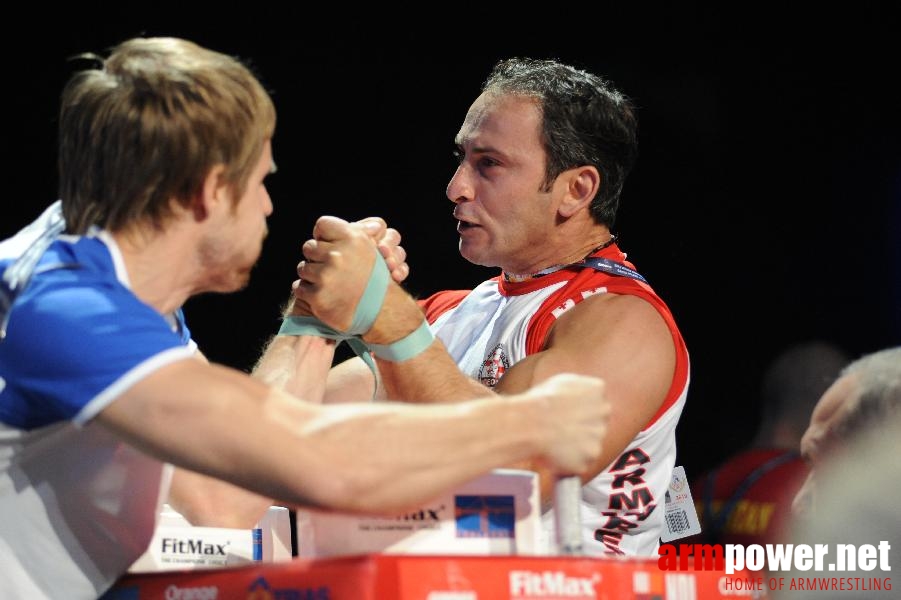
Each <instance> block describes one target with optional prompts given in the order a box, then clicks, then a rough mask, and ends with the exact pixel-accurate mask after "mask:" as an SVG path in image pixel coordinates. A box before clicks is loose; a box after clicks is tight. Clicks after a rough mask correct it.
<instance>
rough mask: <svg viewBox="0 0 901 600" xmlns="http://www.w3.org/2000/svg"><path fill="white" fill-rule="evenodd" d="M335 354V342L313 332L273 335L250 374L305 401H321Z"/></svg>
mask: <svg viewBox="0 0 901 600" xmlns="http://www.w3.org/2000/svg"><path fill="white" fill-rule="evenodd" d="M334 355H335V342H334V341H332V340H327V339H325V338H320V337H314V336H292V335H279V336H275V337H273V338H272V339H271V340H270V342H269V344H268V346H267V347H266V350H265V351H264V352H263V355H262V356H261V357H260V360H259V361H257V364H256V366H255V367H254V369H253V376H254V377H255V378H257V379H259V380H260V381H262V382H263V383H265V384H266V385H269V386H272V387H274V388H276V389H281V390H284V391H286V392H288V393H289V394H291V395H292V396H297V397H298V398H303V399H304V400H307V401H309V402H321V401H322V397H323V395H324V394H325V388H326V378H327V377H328V371H329V369H330V368H331V365H332V360H333V358H334Z"/></svg>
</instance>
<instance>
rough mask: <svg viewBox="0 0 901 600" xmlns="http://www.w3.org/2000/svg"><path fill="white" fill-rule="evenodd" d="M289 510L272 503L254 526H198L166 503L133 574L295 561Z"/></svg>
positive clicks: (133, 567)
mask: <svg viewBox="0 0 901 600" xmlns="http://www.w3.org/2000/svg"><path fill="white" fill-rule="evenodd" d="M291 550H292V549H291V524H290V518H289V515H288V509H287V508H285V507H283V506H272V507H270V508H269V510H268V511H267V512H266V514H265V515H264V516H263V518H262V519H261V520H260V522H259V523H258V524H257V527H255V528H253V529H229V528H225V527H194V526H192V525H191V524H190V523H188V521H187V520H186V519H185V518H184V517H182V516H181V515H180V514H179V513H177V512H176V511H174V510H172V508H171V507H170V506H169V505H164V508H163V511H162V513H161V514H160V516H159V519H158V520H157V524H156V529H155V530H154V533H153V539H152V540H151V541H150V545H149V546H148V547H147V551H146V552H144V554H143V555H141V557H140V558H138V560H137V561H135V563H134V564H133V565H132V566H131V567H130V568H129V570H128V572H129V573H153V572H158V571H171V570H183V569H189V570H191V569H209V568H216V567H233V566H236V565H246V564H249V563H254V562H278V561H286V560H291V558H292V556H291Z"/></svg>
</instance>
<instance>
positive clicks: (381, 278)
mask: <svg viewBox="0 0 901 600" xmlns="http://www.w3.org/2000/svg"><path fill="white" fill-rule="evenodd" d="M390 280H391V274H390V273H388V265H386V264H385V259H384V258H382V255H381V254H379V252H378V250H376V251H375V264H374V265H372V272H371V273H370V274H369V281H367V282H366V289H364V290H363V295H362V296H361V297H360V301H359V302H358V303H357V309H356V310H355V311H354V318H353V320H351V322H350V327H348V329H347V333H349V334H351V335H363V334H364V333H366V332H367V331H369V330H370V329H371V328H372V324H373V323H375V319H376V317H378V316H379V311H381V310H382V304H384V302H385V292H387V291H388V282H389V281H390Z"/></svg>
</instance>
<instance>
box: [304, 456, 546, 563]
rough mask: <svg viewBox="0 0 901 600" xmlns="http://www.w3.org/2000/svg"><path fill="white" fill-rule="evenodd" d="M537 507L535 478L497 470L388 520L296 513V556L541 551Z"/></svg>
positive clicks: (539, 518) (535, 476) (521, 553)
mask: <svg viewBox="0 0 901 600" xmlns="http://www.w3.org/2000/svg"><path fill="white" fill-rule="evenodd" d="M540 502H541V499H540V491H539V487H538V475H537V473H535V472H533V471H524V470H518V469H496V470H494V471H492V472H491V473H489V474H487V475H484V476H482V477H479V478H477V479H474V480H473V481H470V482H468V483H466V484H464V485H462V486H460V487H458V488H457V489H455V490H453V491H451V492H448V493H446V494H443V495H441V496H439V497H437V498H435V499H434V500H432V501H431V502H428V503H426V504H424V505H422V506H421V507H419V508H417V509H414V510H412V511H408V512H406V513H404V514H400V515H396V516H392V517H361V516H353V515H347V514H341V513H330V512H322V511H310V510H300V511H298V512H297V545H298V556H300V557H304V558H322V557H330V556H342V555H351V554H368V553H384V554H420V555H438V554H444V555H447V554H460V555H482V556H493V555H500V556H509V555H517V554H518V555H530V554H532V555H535V554H540V553H541V552H540V550H542V549H544V548H545V547H546V546H545V544H544V543H543V540H542V529H541V504H540Z"/></svg>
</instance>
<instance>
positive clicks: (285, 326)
mask: <svg viewBox="0 0 901 600" xmlns="http://www.w3.org/2000/svg"><path fill="white" fill-rule="evenodd" d="M278 334H279V335H310V336H315V337H321V338H326V339H328V340H335V341H337V342H338V343H339V344H340V343H341V342H347V345H348V346H350V348H351V350H353V351H354V354H356V355H357V356H359V357H360V358H361V359H363V362H364V363H366V366H367V367H369V370H370V371H372V376H373V377H374V378H375V386H376V388H378V375H377V373H376V369H375V361H374V360H373V359H372V353H371V352H370V351H369V347H368V346H367V345H366V343H365V342H364V341H363V340H361V339H360V337H359V336H356V335H350V334H347V333H344V332H341V331H338V330H337V329H334V328H332V327H329V326H328V325H326V324H325V323H323V322H322V321H320V320H319V319H317V318H316V317H285V318H284V319H282V326H281V327H279V330H278ZM373 397H375V391H373Z"/></svg>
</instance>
